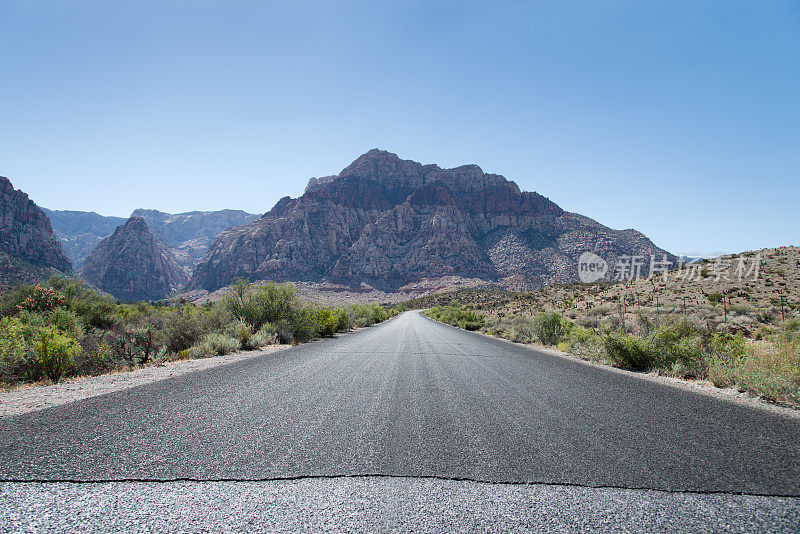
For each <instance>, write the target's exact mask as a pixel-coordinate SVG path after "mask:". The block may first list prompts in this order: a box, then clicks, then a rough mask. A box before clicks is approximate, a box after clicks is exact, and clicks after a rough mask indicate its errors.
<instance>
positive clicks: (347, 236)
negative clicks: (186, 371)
mask: <svg viewBox="0 0 800 534" xmlns="http://www.w3.org/2000/svg"><path fill="white" fill-rule="evenodd" d="M586 251H589V252H592V253H594V254H596V255H597V256H599V257H601V258H604V259H605V260H607V261H608V262H609V264H610V265H611V267H612V269H613V266H614V262H615V261H616V258H617V257H619V256H621V255H644V256H650V255H659V256H662V255H664V254H667V253H666V252H665V251H664V250H662V249H660V248H658V247H657V246H656V245H654V244H653V243H652V242H651V241H650V240H649V239H647V237H645V236H644V235H642V234H641V233H639V232H637V231H636V230H613V229H611V228H608V227H606V226H603V225H602V224H600V223H598V222H597V221H594V220H592V219H590V218H588V217H584V216H582V215H578V214H575V213H569V212H566V211H564V210H563V209H562V208H561V207H559V206H558V205H556V204H555V203H553V202H552V201H550V200H549V199H547V198H546V197H544V196H542V195H540V194H538V193H534V192H526V191H520V189H519V187H518V186H517V184H515V183H514V182H512V181H509V180H507V179H506V178H504V177H502V176H499V175H497V174H489V173H484V172H483V171H482V170H481V169H480V168H479V167H478V166H477V165H464V166H461V167H457V168H454V169H442V168H440V167H438V166H437V165H423V164H421V163H417V162H415V161H410V160H402V159H400V158H399V157H397V156H396V155H395V154H391V153H389V152H385V151H381V150H371V151H369V152H367V153H366V154H364V155H362V156H360V157H359V158H357V159H356V160H355V161H354V162H353V163H352V164H350V165H349V166H348V167H347V168H345V169H344V170H342V171H341V172H340V173H339V174H338V175H336V176H326V177H324V178H313V179H311V180H310V181H309V184H308V186H307V188H306V191H305V193H304V194H303V195H302V196H300V197H299V198H294V199H293V198H290V197H284V198H282V199H281V200H279V201H278V203H277V204H276V205H275V206H274V207H273V208H272V209H271V210H270V211H269V212H268V213H266V214H265V215H264V216H263V217H261V218H260V219H257V220H255V221H253V222H251V223H249V224H246V225H242V226H237V227H234V228H230V229H228V230H225V231H224V232H222V233H221V234H220V235H219V236H218V237H217V238H216V239H215V240H214V242H213V243H212V244H211V245H210V247H209V252H208V255H207V256H206V257H205V258H204V259H203V260H202V261H201V262H200V263H199V264H198V265H197V267H196V268H195V270H194V274H193V277H192V280H191V283H190V287H191V288H192V289H203V290H207V291H214V290H216V289H218V288H220V287H224V286H225V285H227V284H229V283H230V282H231V281H232V280H234V279H235V278H237V277H248V278H250V279H251V280H268V279H269V280H279V281H295V282H313V283H323V284H328V283H329V284H334V285H344V286H347V287H351V288H352V287H355V288H361V287H362V285H365V286H368V287H371V288H375V289H377V290H380V291H385V292H395V291H398V290H400V291H414V286H415V285H416V284H421V283H424V284H426V285H427V286H434V285H436V280H439V279H446V280H448V284H452V285H458V283H454V282H457V281H458V280H467V281H469V283H470V284H471V285H474V284H475V283H476V282H475V281H483V282H487V283H494V284H497V285H499V286H501V287H505V288H508V289H526V288H535V287H541V286H543V285H546V284H551V283H564V282H570V281H573V280H575V279H577V276H578V258H579V256H580V255H581V254H582V253H583V252H586ZM668 258H669V259H675V258H674V257H673V256H671V255H668ZM645 268H647V267H645ZM609 275H610V274H609Z"/></svg>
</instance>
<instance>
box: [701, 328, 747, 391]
mask: <svg viewBox="0 0 800 534" xmlns="http://www.w3.org/2000/svg"><path fill="white" fill-rule="evenodd" d="M706 351H707V359H708V379H709V380H710V381H711V382H713V383H714V385H715V386H717V387H729V386H732V385H733V384H734V383H735V382H736V374H737V372H738V369H739V367H740V366H741V364H742V362H743V361H744V358H745V356H746V351H747V345H746V343H745V340H744V337H743V336H742V335H741V334H737V335H735V336H732V335H730V334H725V333H714V334H712V335H711V337H710V339H709V341H708V345H707V347H706Z"/></svg>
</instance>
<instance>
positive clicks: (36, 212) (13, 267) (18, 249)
mask: <svg viewBox="0 0 800 534" xmlns="http://www.w3.org/2000/svg"><path fill="white" fill-rule="evenodd" d="M71 272H72V265H71V264H70V261H69V258H67V256H66V255H65V254H64V253H63V252H62V250H61V245H60V244H59V242H58V239H57V238H56V236H55V234H54V233H53V229H52V228H51V226H50V221H49V219H48V218H47V215H45V213H44V212H43V211H42V210H41V209H40V208H39V207H38V206H37V205H36V204H34V203H33V201H31V200H30V199H29V198H28V195H26V194H25V193H23V192H22V191H19V190H15V189H14V186H13V185H12V184H11V182H10V181H9V179H8V178H5V177H3V176H0V285H2V286H10V285H14V284H16V283H19V282H36V281H39V280H42V279H44V278H47V277H49V276H51V275H53V274H57V273H71Z"/></svg>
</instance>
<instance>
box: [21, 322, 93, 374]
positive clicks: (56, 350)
mask: <svg viewBox="0 0 800 534" xmlns="http://www.w3.org/2000/svg"><path fill="white" fill-rule="evenodd" d="M32 348H33V351H34V353H35V354H36V360H37V361H38V362H39V365H41V366H42V372H44V375H45V376H46V377H47V378H49V379H50V380H51V381H52V382H53V383H57V382H58V381H59V380H60V379H61V377H62V376H63V375H64V373H66V372H67V371H68V370H69V369H70V368H71V367H72V366H73V364H74V363H75V356H76V355H77V354H78V353H79V352H80V349H81V347H80V345H79V344H78V342H77V341H76V340H75V339H73V338H71V337H68V336H65V335H64V334H63V332H61V331H60V330H58V329H57V328H56V327H54V326H49V325H48V326H45V327H43V328H40V329H38V330H37V331H36V332H35V333H34V335H33V343H32Z"/></svg>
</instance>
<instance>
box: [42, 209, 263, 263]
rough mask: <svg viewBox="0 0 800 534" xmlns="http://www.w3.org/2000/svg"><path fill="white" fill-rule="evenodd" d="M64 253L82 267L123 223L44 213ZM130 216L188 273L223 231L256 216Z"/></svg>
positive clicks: (233, 213)
mask: <svg viewBox="0 0 800 534" xmlns="http://www.w3.org/2000/svg"><path fill="white" fill-rule="evenodd" d="M45 212H46V213H47V215H48V216H49V217H50V221H51V223H52V225H53V230H55V233H56V236H57V237H58V239H59V240H60V241H61V246H62V247H63V248H64V252H65V253H66V254H67V256H69V258H70V260H72V264H73V265H74V266H75V267H76V268H80V267H81V266H82V265H83V262H84V260H85V259H86V257H87V256H88V255H89V253H90V252H91V251H92V250H94V248H95V247H96V246H97V244H98V243H100V240H102V239H103V238H104V237H106V236H109V235H111V233H112V232H114V230H115V229H116V228H117V227H118V226H119V225H121V224H124V223H125V221H126V219H125V218H122V217H108V216H104V215H98V214H97V213H94V212H85V211H61V210H45ZM133 215H135V216H137V217H141V218H143V219H144V220H145V222H147V225H148V226H149V227H150V230H151V231H153V233H154V234H155V235H156V237H157V238H158V239H159V240H160V241H161V243H162V244H163V245H164V246H166V247H167V248H169V249H171V250H172V252H173V254H175V257H176V258H177V259H178V262H179V263H180V264H181V266H183V267H185V268H187V269H189V270H191V269H192V268H193V267H194V265H195V264H196V263H197V262H198V261H199V260H200V259H201V258H202V257H203V256H205V254H206V252H207V251H208V245H209V244H210V243H211V241H212V240H213V239H214V238H215V237H217V235H218V234H219V233H220V232H221V231H222V230H224V229H226V228H230V227H231V226H237V225H241V224H245V223H248V222H250V221H253V220H255V219H257V218H258V215H254V214H252V213H247V212H244V211H241V210H220V211H192V212H188V213H179V214H171V213H164V212H163V211H157V210H146V209H137V210H135V211H134V212H133Z"/></svg>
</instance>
